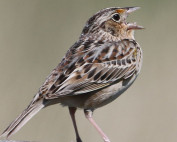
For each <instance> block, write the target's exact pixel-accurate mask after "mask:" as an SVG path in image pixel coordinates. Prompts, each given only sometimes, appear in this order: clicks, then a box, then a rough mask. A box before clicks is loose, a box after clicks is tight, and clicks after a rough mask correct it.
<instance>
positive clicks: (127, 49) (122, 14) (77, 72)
mask: <svg viewBox="0 0 177 142" xmlns="http://www.w3.org/2000/svg"><path fill="white" fill-rule="evenodd" d="M137 9H139V7H124V8H120V7H111V8H106V9H103V10H101V11H99V12H97V13H96V14H95V15H93V16H92V17H91V18H90V19H89V20H88V21H87V22H86V25H85V27H84V28H83V31H82V33H81V35H80V37H79V39H78V41H76V42H75V44H74V45H73V46H71V47H70V48H69V50H68V51H67V53H66V55H65V56H64V58H63V59H62V61H61V62H60V64H59V65H58V66H57V67H56V68H55V69H54V70H53V71H52V72H51V74H50V75H49V76H48V77H47V79H46V81H45V82H44V84H43V85H42V86H41V87H40V88H39V91H38V93H37V94H36V95H35V96H34V98H33V100H32V101H31V103H30V104H29V105H28V107H27V108H26V109H25V110H24V111H23V112H22V113H21V114H20V115H19V116H18V117H17V118H16V119H15V120H14V121H13V122H12V123H11V124H10V125H9V126H8V127H7V128H6V129H5V131H4V132H3V133H2V135H1V136H0V137H6V138H8V137H9V136H11V135H12V134H14V133H16V132H17V131H18V130H19V129H20V128H21V127H22V126H24V125H25V124H26V123H27V122H28V121H29V120H30V119H31V118H32V117H33V116H34V115H35V114H36V113H37V112H39V111H40V110H41V109H42V108H45V107H47V106H50V105H53V104H61V105H63V106H67V107H68V108H69V113H70V116H71V119H72V122H73V126H74V130H75V133H76V141H77V142H82V140H81V138H80V136H79V132H78V129H77V125H76V120H75V112H76V110H77V108H81V109H83V110H84V114H85V116H86V118H87V119H88V120H89V121H90V122H91V124H92V125H93V126H94V127H95V128H96V130H97V131H98V133H99V134H100V135H101V137H102V138H103V140H104V142H110V140H109V138H108V137H107V136H106V134H105V133H104V132H103V131H102V129H101V128H100V127H99V126H98V125H97V124H96V122H95V121H94V119H93V117H92V114H93V111H94V110H95V109H97V108H99V107H102V106H104V105H106V104H108V103H110V102H112V101H113V100H115V99H116V98H117V97H118V96H119V95H121V94H122V93H123V92H124V91H125V90H126V89H128V88H129V87H130V86H131V84H132V83H133V82H134V81H135V79H136V78H137V76H138V74H139V72H140V69H141V65H142V50H141V48H140V46H139V44H138V43H137V42H136V40H135V38H134V31H135V30H138V29H143V27H142V26H139V25H137V24H136V23H129V22H127V21H126V20H127V16H128V15H129V14H130V13H132V12H133V11H135V10H137Z"/></svg>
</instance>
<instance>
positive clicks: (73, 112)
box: [68, 107, 82, 142]
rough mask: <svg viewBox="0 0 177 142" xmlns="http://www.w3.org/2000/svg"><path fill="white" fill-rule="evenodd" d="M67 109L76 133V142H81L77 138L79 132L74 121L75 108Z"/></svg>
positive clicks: (78, 137)
mask: <svg viewBox="0 0 177 142" xmlns="http://www.w3.org/2000/svg"><path fill="white" fill-rule="evenodd" d="M68 108H69V113H70V116H71V119H72V122H73V125H74V130H75V133H76V141H77V142H82V140H81V138H80V136H79V132H78V130H77V125H76V119H75V112H76V110H77V108H75V107H68Z"/></svg>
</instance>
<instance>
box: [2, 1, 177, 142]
mask: <svg viewBox="0 0 177 142" xmlns="http://www.w3.org/2000/svg"><path fill="white" fill-rule="evenodd" d="M127 6H140V7H141V9H140V10H138V11H136V12H135V13H133V14H131V15H130V16H129V19H128V20H129V21H131V22H137V23H138V24H139V25H142V26H144V27H145V30H141V31H136V32H135V37H136V40H137V41H138V42H139V44H140V45H141V47H142V49H143V55H144V60H143V68H142V71H141V74H140V75H139V77H138V79H137V80H136V81H135V83H134V84H133V85H132V86H131V87H130V88H129V89H128V90H127V91H126V92H125V93H124V94H123V95H121V96H120V97H119V98H118V99H117V100H116V101H114V102H112V103H111V104H109V105H107V106H104V107H102V108H100V109H98V110H96V111H95V112H94V118H95V120H96V121H97V122H98V124H99V125H100V127H101V128H102V129H103V130H104V131H105V133H106V134H107V135H108V136H109V137H110V139H111V141H113V142H167V141H169V142H176V141H177V91H176V90H177V75H176V74H177V63H176V60H177V8H176V6H177V1H176V0H168V1H165V0H146V1H145V0H144V1H143V0H142V1H140V0H133V1H132V0H0V132H2V131H3V129H5V128H6V126H7V125H8V124H9V123H10V122H11V121H12V120H14V119H15V118H16V117H17V116H18V115H19V114H20V113H21V112H22V110H23V109H24V108H25V107H26V106H27V105H28V103H29V102H30V101H31V100H32V98H33V96H34V95H35V93H36V92H37V91H38V89H39V87H40V86H41V85H42V83H43V82H44V81H45V78H46V77H47V76H48V74H49V73H50V72H51V71H52V69H53V68H54V67H55V66H57V64H58V63H59V62H60V60H61V59H62V57H63V56H64V54H65V53H66V51H67V50H68V48H69V47H70V46H71V45H72V44H73V43H74V42H75V41H76V40H77V39H78V37H79V35H80V33H81V30H82V28H83V26H84V24H85V22H86V21H87V19H88V18H89V17H90V16H92V15H93V14H94V13H96V12H97V11H99V10H101V9H103V8H106V7H127ZM76 118H77V123H78V127H79V131H80V135H81V137H82V139H83V141H84V142H101V141H102V139H101V138H100V136H99V135H98V133H97V132H96V130H95V129H94V128H93V127H92V126H91V125H90V124H89V122H88V121H87V120H86V119H85V116H84V114H83V111H82V110H79V111H78V112H77V113H76ZM11 139H13V140H28V141H40V142H56V141H59V142H73V141H75V134H74V129H73V126H72V122H71V119H70V116H69V113H68V109H67V108H66V107H62V106H60V105H54V106H51V107H48V108H46V109H43V110H42V111H40V112H39V113H38V114H37V115H36V116H35V117H34V118H32V119H31V120H30V121H29V123H27V124H26V125H25V126H24V127H23V128H22V129H21V130H20V131H19V132H18V133H16V134H15V135H14V136H12V137H11Z"/></svg>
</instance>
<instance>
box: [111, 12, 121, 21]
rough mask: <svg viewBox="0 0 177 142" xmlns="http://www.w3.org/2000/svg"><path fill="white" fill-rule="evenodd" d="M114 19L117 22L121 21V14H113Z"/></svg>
mask: <svg viewBox="0 0 177 142" xmlns="http://www.w3.org/2000/svg"><path fill="white" fill-rule="evenodd" d="M112 19H113V20H114V21H116V22H118V21H119V19H120V16H119V14H117V13H116V14H114V15H113V16H112Z"/></svg>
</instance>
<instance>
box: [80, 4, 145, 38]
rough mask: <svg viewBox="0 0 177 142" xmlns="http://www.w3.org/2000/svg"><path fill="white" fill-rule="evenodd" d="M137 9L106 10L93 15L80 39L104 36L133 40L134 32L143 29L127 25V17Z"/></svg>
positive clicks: (114, 8)
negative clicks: (86, 36)
mask: <svg viewBox="0 0 177 142" xmlns="http://www.w3.org/2000/svg"><path fill="white" fill-rule="evenodd" d="M137 9H139V7H125V8H116V7H112V8H106V9H103V10H101V11H99V12H97V13H96V14H95V15H93V16H92V17H91V18H90V19H89V20H88V21H87V23H86V25H85V27H84V29H83V31H82V34H81V37H82V36H85V35H94V34H96V35H97V36H99V35H100V36H102V35H106V36H109V37H110V38H112V39H119V40H120V39H125V38H126V39H134V30H137V29H143V27H142V26H139V25H137V24H136V23H128V22H127V16H128V15H129V14H130V13H132V12H133V11H135V10H137Z"/></svg>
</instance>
